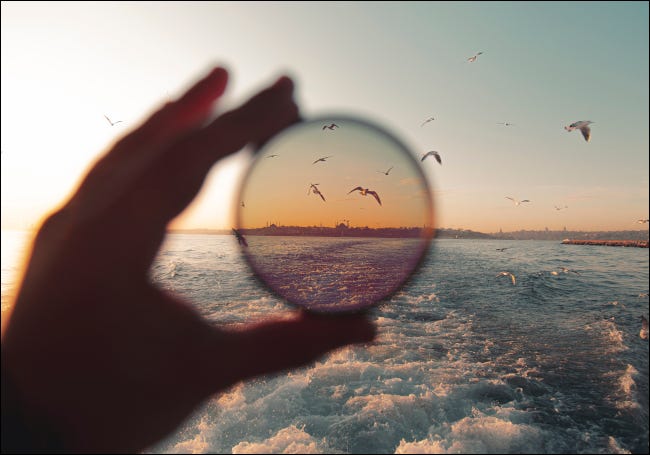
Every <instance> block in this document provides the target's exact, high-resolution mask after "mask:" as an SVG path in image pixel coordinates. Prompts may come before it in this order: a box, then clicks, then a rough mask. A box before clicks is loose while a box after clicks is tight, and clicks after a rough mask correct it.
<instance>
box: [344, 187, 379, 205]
mask: <svg viewBox="0 0 650 455" xmlns="http://www.w3.org/2000/svg"><path fill="white" fill-rule="evenodd" d="M353 191H359V192H360V193H361V195H362V196H367V195H369V194H372V195H373V196H374V197H375V199H377V202H379V205H381V199H379V195H378V194H377V193H376V192H375V191H372V190H370V189H368V188H362V187H360V186H358V187H356V188H352V189H351V190H350V191H348V194H350V193H351V192H353Z"/></svg>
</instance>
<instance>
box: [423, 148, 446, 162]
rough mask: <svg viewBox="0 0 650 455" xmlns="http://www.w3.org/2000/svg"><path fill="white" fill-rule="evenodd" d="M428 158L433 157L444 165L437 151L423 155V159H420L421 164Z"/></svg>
mask: <svg viewBox="0 0 650 455" xmlns="http://www.w3.org/2000/svg"><path fill="white" fill-rule="evenodd" d="M427 156H433V157H434V158H435V159H436V161H437V162H438V164H442V158H440V154H439V153H438V152H436V151H435V150H432V151H430V152H427V153H425V154H424V155H422V158H421V159H420V162H422V161H424V159H425V158H426V157H427Z"/></svg>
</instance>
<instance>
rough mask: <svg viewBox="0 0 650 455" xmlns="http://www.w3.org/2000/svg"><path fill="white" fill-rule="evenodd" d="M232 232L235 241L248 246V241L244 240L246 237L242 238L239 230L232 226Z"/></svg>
mask: <svg viewBox="0 0 650 455" xmlns="http://www.w3.org/2000/svg"><path fill="white" fill-rule="evenodd" d="M232 232H233V234H235V237H237V242H239V244H240V245H243V246H248V242H247V241H246V239H245V238H244V236H243V235H242V233H241V232H239V231H238V230H237V229H235V228H232Z"/></svg>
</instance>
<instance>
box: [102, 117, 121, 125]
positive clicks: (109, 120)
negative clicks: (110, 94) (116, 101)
mask: <svg viewBox="0 0 650 455" xmlns="http://www.w3.org/2000/svg"><path fill="white" fill-rule="evenodd" d="M104 118H105V119H106V120H108V123H110V124H111V126H113V125H117V124H118V123H120V122H121V121H122V120H118V121H116V122H113V121H111V119H109V118H108V117H106V115H104Z"/></svg>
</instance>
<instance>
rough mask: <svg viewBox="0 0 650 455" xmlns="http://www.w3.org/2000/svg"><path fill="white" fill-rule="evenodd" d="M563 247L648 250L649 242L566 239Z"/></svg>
mask: <svg viewBox="0 0 650 455" xmlns="http://www.w3.org/2000/svg"><path fill="white" fill-rule="evenodd" d="M562 244H563V245H602V246H626V247H636V248H648V241H647V240H578V239H564V240H562Z"/></svg>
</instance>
